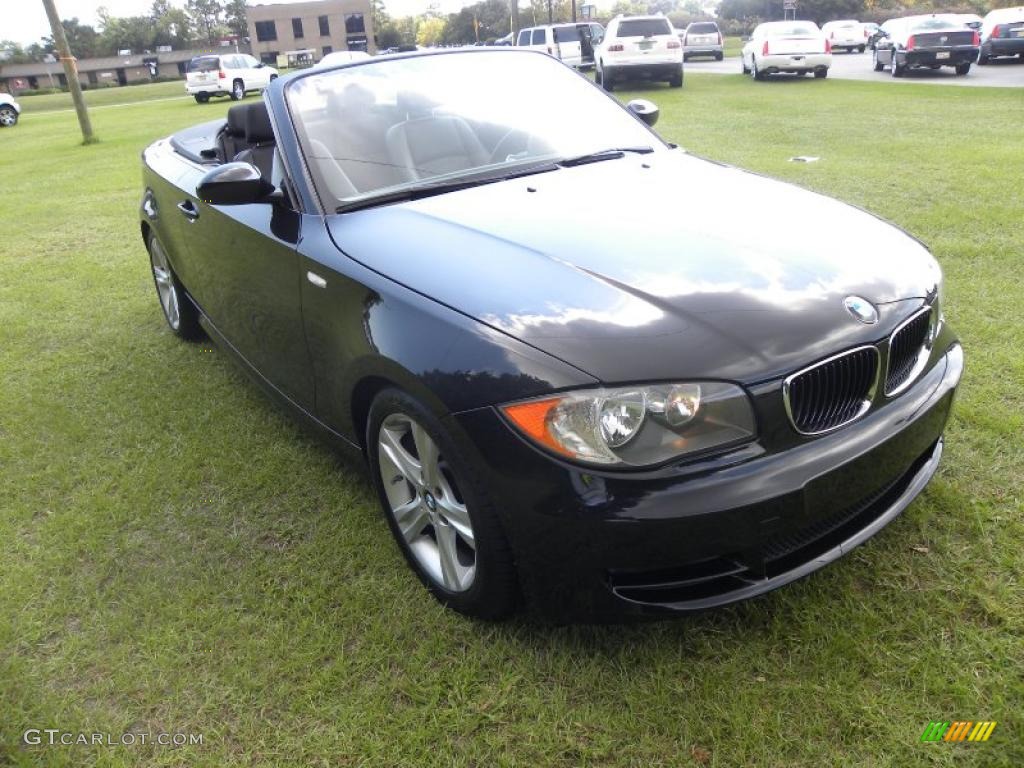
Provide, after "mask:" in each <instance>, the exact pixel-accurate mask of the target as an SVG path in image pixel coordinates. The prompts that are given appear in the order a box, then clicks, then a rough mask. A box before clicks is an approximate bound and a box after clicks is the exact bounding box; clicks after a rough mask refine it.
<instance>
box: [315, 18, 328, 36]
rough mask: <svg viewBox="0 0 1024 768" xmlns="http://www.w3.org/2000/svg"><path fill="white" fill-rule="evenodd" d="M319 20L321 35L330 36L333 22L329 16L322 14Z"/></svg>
mask: <svg viewBox="0 0 1024 768" xmlns="http://www.w3.org/2000/svg"><path fill="white" fill-rule="evenodd" d="M317 21H318V22H320V37H330V34H331V23H330V22H329V21H328V20H327V17H326V16H321V17H320V18H318V19H317Z"/></svg>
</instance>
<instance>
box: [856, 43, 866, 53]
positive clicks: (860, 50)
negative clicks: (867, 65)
mask: <svg viewBox="0 0 1024 768" xmlns="http://www.w3.org/2000/svg"><path fill="white" fill-rule="evenodd" d="M866 47H867V46H865V45H858V46H857V53H864V49H865V48H866Z"/></svg>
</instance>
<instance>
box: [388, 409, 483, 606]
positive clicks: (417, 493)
mask: <svg viewBox="0 0 1024 768" xmlns="http://www.w3.org/2000/svg"><path fill="white" fill-rule="evenodd" d="M377 459H378V461H379V462H380V473H381V479H382V480H383V482H384V493H385V495H386V496H387V500H388V507H389V508H390V512H391V516H392V518H393V519H394V521H395V525H397V526H398V529H399V531H401V534H402V537H403V538H404V539H405V543H406V544H407V545H408V547H409V550H410V551H411V552H412V554H413V556H414V557H415V558H416V561H417V562H418V563H419V565H420V567H421V568H422V569H423V570H424V571H425V572H426V573H427V574H428V575H429V576H430V578H431V579H433V580H434V581H435V582H436V583H437V584H439V585H440V586H442V587H444V588H445V589H446V590H448V591H449V592H465V591H466V590H467V589H469V588H470V587H471V586H472V585H473V579H474V578H475V576H476V536H475V535H474V533H473V522H472V520H470V518H469V510H468V509H466V502H465V501H464V499H463V498H462V495H461V494H460V493H459V491H458V487H457V485H456V483H455V481H454V478H453V476H452V474H451V471H450V469H448V467H447V466H446V464H445V460H444V457H443V456H442V455H441V450H440V449H439V448H438V447H437V443H435V442H434V439H433V438H432V437H431V436H430V435H429V434H427V431H426V430H425V429H424V428H423V426H422V425H420V424H419V423H418V422H417V421H415V420H414V419H413V418H412V417H411V416H407V415H406V414H404V413H393V414H391V415H390V416H388V417H387V418H386V419H384V423H383V424H381V427H380V432H379V433H378V438H377Z"/></svg>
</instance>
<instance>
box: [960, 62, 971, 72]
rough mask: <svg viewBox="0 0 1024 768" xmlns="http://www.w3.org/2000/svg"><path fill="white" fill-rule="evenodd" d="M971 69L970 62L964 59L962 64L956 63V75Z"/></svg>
mask: <svg viewBox="0 0 1024 768" xmlns="http://www.w3.org/2000/svg"><path fill="white" fill-rule="evenodd" d="M970 71H971V62H969V61H965V62H964V63H963V64H957V65H956V73H957V74H958V75H966V74H967V73H968V72H970Z"/></svg>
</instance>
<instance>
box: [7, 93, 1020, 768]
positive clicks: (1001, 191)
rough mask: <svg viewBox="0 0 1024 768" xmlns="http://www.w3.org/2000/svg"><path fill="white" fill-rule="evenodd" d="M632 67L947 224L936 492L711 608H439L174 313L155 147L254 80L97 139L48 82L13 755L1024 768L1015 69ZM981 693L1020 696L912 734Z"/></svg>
mask: <svg viewBox="0 0 1024 768" xmlns="http://www.w3.org/2000/svg"><path fill="white" fill-rule="evenodd" d="M172 85H174V84H172ZM143 87H145V86H140V87H136V88H131V89H122V93H126V94H127V93H132V94H137V93H141V92H142V88H143ZM178 87H180V85H179V86H178ZM98 95H99V92H97V96H98ZM104 95H105V94H104ZM617 95H618V96H620V97H621V98H623V99H628V98H632V97H634V96H638V95H642V96H644V97H646V98H651V99H653V100H655V101H656V102H658V103H659V104H660V106H661V108H662V120H661V122H660V124H659V125H658V129H659V131H660V132H661V133H662V135H663V136H665V137H666V138H667V139H669V140H672V141H676V142H679V143H680V144H682V145H683V146H685V147H687V148H688V149H690V150H692V151H693V152H696V153H699V154H702V155H705V156H708V157H711V158H715V159H717V160H721V161H725V162H728V163H734V164H737V165H740V166H744V167H748V168H751V169H754V170H757V171H759V172H763V173H767V174H770V175H773V176H777V177H779V178H783V179H787V180H789V181H793V182H796V183H798V184H802V185H805V186H808V187H811V188H813V189H816V190H821V191H823V192H827V193H830V194H833V195H836V196H838V197H841V198H843V199H844V200H847V201H849V202H851V203H854V204H856V205H861V206H864V207H866V208H868V209H869V210H872V211H874V212H876V213H878V214H880V215H882V216H885V217H887V218H888V219H891V220H892V221H894V222H896V223H898V224H899V225H901V226H903V227H905V228H907V229H908V230H909V231H910V232H912V233H914V234H915V235H917V236H919V237H920V238H922V239H923V240H924V241H925V242H927V243H928V244H929V246H930V247H931V248H932V249H933V250H934V252H935V254H936V256H937V257H938V259H939V260H940V261H941V263H942V266H943V268H944V270H945V273H946V278H947V291H946V314H947V317H948V319H949V321H950V322H951V323H953V324H954V325H955V327H956V328H957V329H958V330H959V332H960V334H961V336H962V338H963V342H964V346H965V348H966V352H967V365H968V367H967V373H966V376H965V379H964V382H963V387H962V394H961V395H960V397H959V399H958V402H957V408H956V414H955V417H954V419H953V421H952V423H951V425H950V428H949V430H948V432H947V437H948V442H947V451H946V454H945V457H944V463H943V466H942V469H941V471H940V473H939V474H938V475H937V476H936V478H935V480H934V481H933V482H932V483H931V485H930V486H929V488H928V490H927V491H926V493H925V494H924V495H923V496H922V497H921V498H920V499H919V500H918V501H917V502H916V503H915V504H914V505H913V506H911V507H910V509H908V510H907V512H906V513H905V514H904V515H903V516H902V517H901V518H900V519H898V520H897V521H896V522H894V523H893V524H892V525H891V526H890V527H889V528H888V529H887V530H885V531H884V532H883V533H881V534H880V535H879V536H878V537H877V538H876V539H874V540H873V541H872V542H870V543H869V544H867V545H865V546H864V547H861V548H860V549H858V550H857V551H856V552H854V553H853V554H851V555H850V556H848V557H847V558H845V559H844V560H842V561H841V562H839V563H837V564H835V565H833V566H832V567H830V568H828V569H826V570H825V571H822V572H820V573H818V574H816V575H814V576H812V577H811V578H809V579H807V580H804V581H802V582H799V583H797V584H794V585H792V586H789V587H787V588H785V589H783V590H782V591H779V592H775V593H774V594H771V595H769V596H766V597H763V598H761V599H758V600H756V601H754V602H750V603H748V604H744V605H739V606H736V607H732V608H729V609H725V610H720V611H716V612H713V613H709V614H706V615H703V616H699V617H695V618H689V619H685V620H679V621H672V622H665V623H658V624H648V625H641V626H626V627H616V626H612V627H550V626H537V625H536V624H534V623H532V622H531V621H529V620H524V619H520V620H517V621H513V622H510V623H507V624H504V625H499V626H492V625H485V624H477V623H473V622H471V621H468V620H465V619H462V618H460V617H458V616H457V615H455V614H452V613H447V612H445V611H444V610H442V609H441V608H439V607H438V606H437V605H436V604H435V603H434V602H433V601H432V600H430V599H429V598H428V596H427V594H426V592H425V591H424V590H423V589H422V588H420V587H419V586H418V584H417V583H416V581H415V580H414V578H413V576H412V575H411V574H410V573H409V572H408V570H407V569H406V567H405V565H404V563H403V562H402V560H401V557H400V554H399V552H398V550H397V548H396V547H395V545H394V544H393V543H392V541H391V539H390V534H389V532H388V530H387V528H386V526H385V524H384V522H383V520H382V518H381V517H380V515H379V513H378V510H377V506H376V502H375V500H374V499H373V498H372V496H371V490H370V487H369V485H368V483H367V482H366V481H364V480H363V479H362V478H361V476H360V474H359V473H358V472H355V471H354V470H353V469H351V468H349V467H346V466H344V465H343V464H341V463H339V460H338V458H337V457H336V456H335V455H334V454H332V453H331V452H330V451H329V450H328V449H326V448H325V447H323V446H322V445H321V444H319V443H318V442H316V441H314V440H312V439H310V438H308V437H307V436H305V435H304V434H303V433H302V432H300V430H299V429H298V428H297V427H295V426H293V424H292V422H291V421H290V420H289V419H288V418H286V417H285V416H283V415H282V414H280V413H279V412H278V411H276V410H275V409H274V408H273V407H272V406H271V405H269V403H268V401H266V400H265V398H264V397H263V395H262V394H260V393H259V392H258V391H256V390H255V389H254V388H253V387H252V386H250V385H249V384H248V383H246V380H245V379H244V377H243V376H242V375H241V374H240V373H239V372H237V371H236V369H235V368H234V367H233V365H232V364H231V363H230V362H229V361H228V360H227V359H226V358H224V357H223V356H221V355H220V354H218V353H216V352H212V351H210V350H209V348H208V347H207V346H204V345H187V344H182V343H179V342H177V341H175V340H174V339H173V338H172V337H171V335H170V333H169V332H168V331H167V329H166V328H165V327H164V322H163V319H162V317H161V315H160V311H159V309H158V306H157V302H156V298H155V292H154V289H153V284H152V280H151V277H150V275H149V272H148V264H147V260H146V257H145V253H144V250H143V247H142V243H141V241H140V238H139V228H138V224H137V216H136V209H137V206H138V202H139V196H140V189H139V179H140V171H139V160H138V157H139V152H140V150H141V149H142V148H143V147H144V146H145V145H146V144H147V143H149V142H150V141H152V140H153V139H155V138H157V137H159V136H163V135H166V134H168V133H170V132H172V131H174V130H176V129H178V128H180V127H183V126H186V125H189V124H192V123H196V122H200V121H202V120H206V119H210V118H212V117H213V116H214V115H217V114H222V113H223V112H224V111H225V110H226V109H227V106H228V102H226V101H222V102H218V103H211V104H209V105H206V106H198V105H196V104H195V103H194V102H192V101H186V100H184V99H182V100H175V101H155V102H152V103H148V104H139V105H136V106H130V107H124V108H120V109H102V110H97V111H96V112H95V113H94V114H93V122H94V126H95V129H96V132H97V135H98V136H99V137H100V139H101V143H99V144H97V145H95V146H91V147H82V146H79V144H78V141H79V136H78V135H77V126H76V123H75V116H74V114H73V113H52V114H43V113H41V112H39V113H37V112H36V111H35V110H33V109H26V113H25V115H24V117H23V119H22V121H21V123H20V124H19V125H18V126H17V127H16V128H14V129H4V130H0V156H2V157H3V163H4V166H3V167H4V171H5V172H4V178H5V184H4V193H3V205H2V206H0V232H2V233H3V236H2V237H0V542H2V554H0V765H8V764H12V765H17V766H30V765H31V766H35V765H67V766H81V765H96V764H101V765H105V766H127V765H147V766H151V765H152V766H169V765H175V766H225V765H236V764H252V763H257V762H259V763H263V764H274V765H296V766H312V765H317V766H319V765H324V766H326V765H331V766H378V765H380V766H424V765H431V766H442V765H443V766H447V765H457V766H492V765H508V766H528V767H533V766H549V765H550V766H565V767H566V768H569V767H570V766H579V765H587V766H613V765H614V766H620V765H621V766H637V767H638V768H639V767H641V766H642V767H643V768H650V767H654V766H673V767H675V766H690V765H693V766H705V765H710V766H723V767H725V766H753V765H759V766H780V767H781V766H787V767H788V766H808V767H810V766H814V767H815V768H817V767H818V766H832V765H844V766H865V767H867V766H870V767H871V768H879V767H881V766H892V767H893V768H904V767H906V766H917V765H922V766H954V765H956V766H961V765H975V766H1006V767H1007V768H1010V767H1011V766H1021V765H1024V719H1022V715H1021V705H1022V704H1024V676H1022V665H1024V596H1022V592H1021V583H1022V579H1024V554H1022V548H1021V542H1022V541H1024V522H1022V520H1024V517H1022V512H1024V504H1022V491H1024V440H1022V439H1021V434H1022V429H1024V416H1022V414H1024V387H1022V382H1024V354H1022V350H1024V322H1022V320H1021V306H1022V305H1024V246H1022V243H1024V214H1022V211H1024V198H1022V194H1024V192H1022V186H1021V179H1024V152H1021V148H1020V147H1021V145H1020V136H1021V133H1020V129H1021V125H1022V124H1024V101H1022V100H1021V98H1020V94H1019V93H1014V92H1011V91H1010V90H1009V89H985V88H943V87H936V86H931V85H921V86H915V85H910V84H908V85H901V86H900V87H899V88H894V87H892V86H891V85H889V84H887V83H861V82H843V81H832V80H824V81H815V80H810V79H804V80H802V81H792V82H777V83H775V82H772V83H754V82H752V81H750V79H749V78H744V77H741V76H740V75H728V76H715V75H703V76H702V75H699V74H692V75H687V78H686V87H685V88H683V89H681V90H670V89H668V88H663V87H660V86H656V87H652V88H650V89H646V90H644V91H642V92H623V93H618V94H617ZM40 98H43V97H40ZM250 98H252V97H250ZM26 101H28V100H26ZM793 155H816V156H819V157H820V158H821V160H820V161H819V162H817V163H813V164H809V165H798V164H792V163H789V162H787V158H789V157H791V156H793ZM679 182H680V184H685V183H686V179H680V180H679ZM730 204H731V202H730V201H723V205H730ZM679 215H680V216H685V215H686V211H685V210H681V211H680V212H679ZM736 226H737V227H742V226H743V222H742V220H740V219H737V222H736ZM851 236H855V233H848V232H842V233H837V237H851ZM864 245H865V247H866V248H867V247H870V245H871V244H870V243H865V244H864ZM821 247H822V249H827V248H828V247H829V243H828V242H822V243H821ZM959 719H965V720H979V719H987V720H996V721H998V722H999V725H998V726H997V728H996V730H995V732H994V734H993V736H992V738H991V740H990V741H989V742H987V743H983V744H966V743H965V744H944V743H939V744H922V743H920V742H919V737H920V735H921V733H922V731H923V730H924V728H925V726H926V725H927V723H928V722H929V721H930V720H959ZM28 728H39V729H43V728H58V729H60V730H61V731H65V732H79V731H84V732H89V733H92V732H110V733H113V734H115V735H116V734H121V733H123V732H135V733H138V732H147V733H150V734H154V738H155V734H157V733H161V732H168V733H178V732H186V733H192V734H202V736H203V744H202V745H199V746H186V747H182V748H178V749H172V748H163V747H156V746H153V745H152V744H147V745H145V746H140V745H135V746H130V747H129V746H89V747H84V746H69V747H65V746H53V747H26V746H22V745H21V734H22V733H23V732H24V731H25V729H28Z"/></svg>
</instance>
